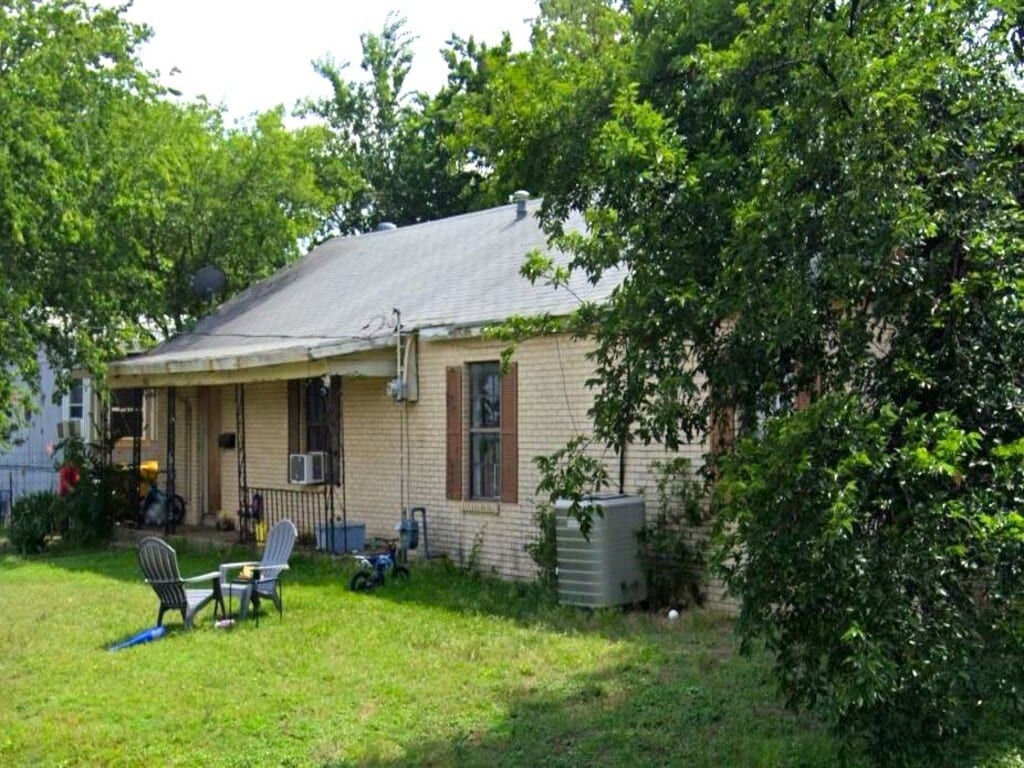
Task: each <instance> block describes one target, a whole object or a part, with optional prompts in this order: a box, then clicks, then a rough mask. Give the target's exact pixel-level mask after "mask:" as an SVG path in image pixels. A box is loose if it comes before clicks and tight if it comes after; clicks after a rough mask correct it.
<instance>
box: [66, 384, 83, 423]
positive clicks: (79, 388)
mask: <svg viewBox="0 0 1024 768" xmlns="http://www.w3.org/2000/svg"><path fill="white" fill-rule="evenodd" d="M84 415H85V387H84V386H83V384H82V380H81V379H77V380H75V381H74V382H72V384H71V390H70V391H69V392H68V418H69V419H81V418H82V417H83V416H84Z"/></svg>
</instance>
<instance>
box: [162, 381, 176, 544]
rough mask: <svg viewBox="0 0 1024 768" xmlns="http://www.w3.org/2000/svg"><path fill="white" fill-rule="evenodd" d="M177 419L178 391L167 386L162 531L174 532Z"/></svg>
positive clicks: (166, 532)
mask: <svg viewBox="0 0 1024 768" xmlns="http://www.w3.org/2000/svg"><path fill="white" fill-rule="evenodd" d="M177 421H178V392H177V388H176V387H168V388H167V484H166V488H165V489H164V490H165V491H166V493H167V500H166V506H165V508H164V533H165V534H172V533H174V515H173V514H172V511H171V510H172V507H173V504H172V499H173V498H174V493H175V489H174V480H175V467H174V437H175V431H176V430H175V426H176V424H177Z"/></svg>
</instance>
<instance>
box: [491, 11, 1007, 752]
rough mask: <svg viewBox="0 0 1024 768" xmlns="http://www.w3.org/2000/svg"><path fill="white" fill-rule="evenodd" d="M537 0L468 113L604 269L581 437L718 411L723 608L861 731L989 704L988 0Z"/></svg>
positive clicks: (570, 241) (674, 425)
mask: <svg viewBox="0 0 1024 768" xmlns="http://www.w3.org/2000/svg"><path fill="white" fill-rule="evenodd" d="M542 7H543V8H544V10H545V11H546V14H545V15H544V17H543V18H542V19H541V20H540V21H539V22H538V28H537V30H536V31H535V33H534V51H533V52H532V53H531V54H530V55H529V56H528V57H525V58H523V59H522V60H517V61H514V62H510V65H509V67H508V71H507V72H506V73H505V74H504V75H502V77H503V78H504V82H505V83H512V82H515V81H516V78H519V77H523V78H524V79H526V78H525V73H527V72H529V73H530V77H529V80H530V81H532V82H534V83H540V84H541V85H542V86H547V85H548V84H551V85H550V87H539V88H536V90H533V91H530V90H528V89H527V88H525V87H523V88H520V89H519V90H518V91H517V92H516V95H517V98H511V97H509V98H506V99H501V100H499V102H500V104H501V105H502V109H503V110H504V115H503V116H502V118H501V119H500V120H498V119H494V121H493V122H491V123H489V122H488V118H487V116H486V115H484V116H481V117H480V123H479V124H480V125H481V126H483V127H485V128H493V129H494V130H500V128H499V127H498V126H499V124H507V125H515V127H516V134H517V136H518V138H517V139H516V142H515V143H513V144H511V149H508V150H507V151H508V153H509V154H510V155H512V156H516V157H518V160H515V161H511V160H510V161H509V168H508V170H505V168H504V167H503V166H500V163H499V167H502V171H501V172H502V173H503V174H505V175H509V174H511V173H514V172H515V169H516V168H518V167H520V164H521V167H522V168H524V169H532V171H533V172H534V173H535V174H536V176H535V178H536V179H538V184H537V189H538V190H541V191H544V192H546V193H547V197H546V199H545V215H546V221H547V225H548V226H549V229H550V231H551V233H552V234H553V235H554V240H555V242H556V243H557V244H559V245H561V246H562V247H564V248H567V249H568V250H570V252H571V253H572V254H573V257H574V259H573V268H575V269H579V270H583V271H584V272H585V273H586V274H588V275H589V276H591V277H594V278H596V277H597V276H599V275H601V274H602V273H603V272H605V271H606V270H607V269H609V268H611V267H617V266H624V267H626V268H627V270H628V273H627V277H626V279H625V281H624V282H623V284H622V286H621V288H620V289H618V290H617V291H616V293H615V294H614V296H613V297H612V299H611V301H610V302H608V303H607V304H606V305H603V306H600V307H595V306H585V307H583V308H582V309H581V311H580V313H579V315H578V317H577V318H576V321H577V328H578V329H579V332H580V333H587V334H593V337H594V339H595V343H596V349H595V353H594V361H595V364H596V367H597V376H596V383H597V384H598V389H597V392H596V403H595V407H594V411H593V417H594V421H595V429H596V431H597V434H598V435H599V436H600V437H601V438H602V439H604V440H605V441H607V442H608V443H610V444H611V445H613V446H616V447H618V448H622V447H623V446H624V445H625V444H626V443H627V442H629V441H630V440H635V439H638V440H642V441H658V442H661V443H663V444H665V445H666V446H668V447H670V448H671V447H675V446H677V445H678V444H680V442H682V441H684V440H694V439H699V438H703V437H707V436H709V434H710V436H711V437H712V438H713V439H712V442H713V443H715V444H716V445H717V446H719V447H722V446H726V445H728V444H729V442H730V441H732V440H734V439H736V440H738V442H737V443H735V454H734V457H733V458H731V459H730V458H724V459H722V460H719V461H718V462H717V467H716V468H715V470H716V473H717V477H718V478H719V484H718V489H719V491H720V493H719V494H718V496H717V506H716V514H717V516H718V520H719V522H720V524H721V526H722V528H721V530H722V537H723V538H722V543H723V545H724V549H722V550H721V551H720V553H719V560H720V562H721V564H722V566H723V568H724V569H725V574H726V577H727V579H728V582H729V584H730V586H731V587H732V588H733V589H734V590H736V591H737V592H738V594H739V595H740V596H741V597H742V598H743V608H742V614H741V620H740V630H741V632H742V633H743V635H744V637H745V638H746V639H747V640H748V641H750V640H753V639H755V638H763V639H764V640H766V641H767V642H768V644H769V647H770V648H772V649H773V650H774V651H775V653H776V656H777V661H778V663H777V667H776V672H777V676H778V679H779V680H780V682H781V683H782V685H783V687H784V689H785V691H786V693H787V694H788V698H789V700H790V701H791V702H792V703H794V704H796V705H802V706H807V707H811V708H815V709H817V710H818V711H820V712H822V713H823V714H824V715H825V716H826V718H827V719H828V721H829V722H830V723H831V724H832V725H833V726H835V727H836V728H837V729H838V730H840V731H842V732H844V733H846V734H848V735H855V736H865V737H867V739H868V742H869V744H870V745H871V746H872V748H873V750H874V754H875V755H876V756H877V757H878V759H879V760H886V759H888V760H893V761H898V760H900V759H902V758H903V757H905V756H906V755H907V754H908V753H911V752H915V751H919V750H922V749H926V748H928V746H929V745H930V746H935V745H937V744H939V743H941V742H940V740H939V738H940V737H941V736H944V735H948V734H950V733H956V732H960V731H963V730H966V729H967V728H969V726H970V725H971V724H972V723H974V722H977V720H978V715H979V713H980V712H981V711H984V710H985V709H986V708H988V707H992V706H998V705H1001V704H1005V703H1007V702H1015V703H1017V704H1019V703H1020V699H1019V695H1020V694H1019V692H1020V691H1021V690H1022V688H1021V684H1022V682H1024V681H1022V680H1021V677H1022V674H1021V670H1020V665H1019V663H1018V662H1017V661H1016V660H1017V659H1019V657H1020V655H1021V653H1022V651H1024V647H1022V645H1024V643H1022V639H1021V638H1022V637H1024V635H1022V632H1021V628H1022V627H1024V611H1022V606H1024V603H1022V594H1024V590H1022V587H1024V584H1022V577H1024V573H1022V570H1021V567H1020V562H1021V555H1022V554H1024V551H1022V550H1024V524H1022V518H1021V516H1020V512H1019V503H1020V502H1019V500H1020V498H1022V496H1021V493H1022V490H1024V488H1022V486H1021V479H1022V471H1024V464H1022V460H1021V457H1022V455H1024V452H1022V448H1021V445H1022V443H1021V439H1022V435H1024V393H1022V389H1021V384H1022V379H1021V371H1022V370H1024V367H1022V366H1024V301H1022V300H1024V294H1022V291H1024V259H1022V258H1021V257H1022V252H1024V214H1022V204H1024V182H1022V179H1024V120H1022V118H1021V115H1024V88H1022V86H1021V82H1022V80H1021V76H1022V60H1021V53H1020V50H1021V48H1020V40H1021V35H1022V30H1024V15H1022V13H1021V8H1020V6H1019V3H1001V2H986V1H985V0H970V1H969V2H958V3H948V4H934V3H924V2H910V3H907V2H901V3H895V2H872V3H866V2H856V0H854V1H852V2H843V3H838V2H815V1H813V0H783V1H782V2H772V3H760V2H753V3H741V4H733V3H724V2H715V1H714V0H707V1H706V2H697V3H680V2H676V1H674V0H649V1H648V2H643V3H640V2H636V3H631V4H629V5H628V8H627V10H622V11H616V10H614V9H613V8H611V7H606V6H605V5H604V4H603V3H600V2H592V3H565V4H562V3H545V4H543V6H542ZM552 11H554V12H555V13H552ZM559 11H562V12H561V13H559ZM598 19H606V20H607V21H606V22H605V24H606V25H607V26H606V27H604V26H603V27H601V28H602V29H604V28H608V29H613V30H615V31H614V32H613V33H611V34H609V35H606V36H604V37H600V36H596V37H595V36H594V35H593V34H589V35H588V34H587V33H588V31H592V30H593V29H594V24H595V23H596V21H597V20H598ZM587 41H589V42H591V43H592V45H591V46H590V47H589V48H588V47H586V46H585V45H583V43H584V42H587ZM616 45H618V46H619V49H618V50H615V49H614V48H615V46H616ZM589 56H592V57H593V61H595V62H602V63H603V66H594V67H593V68H592V69H590V68H588V67H587V66H586V62H587V60H588V58H587V57H589ZM560 74H564V75H565V76H566V77H568V78H570V80H569V82H568V83H565V84H563V86H562V90H564V91H565V92H569V93H572V94H573V97H572V98H569V97H563V96H560V91H559V89H558V88H557V87H555V84H556V83H559V82H560ZM545 77H546V78H547V79H545ZM571 78H579V80H578V81H577V80H573V79H571ZM574 86H576V87H575V88H574ZM506 135H510V134H506ZM496 145H497V143H495V144H494V146H496ZM519 147H522V148H524V149H523V150H519V149H518V148H519ZM525 148H528V149H525ZM517 152H518V153H519V154H518V155H516V153H517ZM545 169H549V171H547V170H545ZM525 175H529V171H527V172H526V174H525ZM572 207H577V208H580V209H583V210H584V211H585V212H586V216H587V221H588V223H589V232H588V234H587V235H585V236H577V235H574V236H564V235H562V234H561V233H560V231H559V228H558V221H559V220H560V219H561V217H562V216H563V215H564V214H565V212H566V211H567V210H568V209H569V208H572ZM528 271H529V272H530V273H531V275H532V276H533V277H534V278H540V277H541V276H543V275H544V274H547V275H548V277H550V278H552V279H555V280H558V279H562V278H563V277H564V275H562V274H560V273H557V272H552V271H551V269H550V264H547V265H545V264H544V263H543V262H540V261H538V260H537V259H534V260H533V261H532V262H531V265H530V269H529V270H528ZM807 401H813V402H812V404H811V405H810V407H809V408H807V409H805V410H799V409H797V407H796V406H797V405H798V404H803V403H805V402H807ZM712 427H714V430H712ZM733 431H735V433H736V436H735V438H734V437H733V435H732V434H731V433H732V432H733ZM726 433H729V434H726ZM722 438H728V439H727V440H723V439H722Z"/></svg>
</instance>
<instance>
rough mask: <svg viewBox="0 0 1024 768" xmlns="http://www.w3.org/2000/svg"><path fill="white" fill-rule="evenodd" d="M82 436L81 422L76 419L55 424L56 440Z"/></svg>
mask: <svg viewBox="0 0 1024 768" xmlns="http://www.w3.org/2000/svg"><path fill="white" fill-rule="evenodd" d="M81 436H82V422H80V421H79V420H78V419H65V420H64V421H58V422H57V439H58V440H65V439H67V438H69V437H81Z"/></svg>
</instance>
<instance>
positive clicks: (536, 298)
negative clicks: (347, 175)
mask: <svg viewBox="0 0 1024 768" xmlns="http://www.w3.org/2000/svg"><path fill="white" fill-rule="evenodd" d="M538 210H539V201H537V200H529V199H528V196H527V195H525V194H520V195H519V196H518V199H517V200H516V201H515V203H513V204H510V205H507V206H500V207H496V208H492V209H489V210H483V211H478V212H475V213H469V214H465V215H461V216H454V217H451V218H447V219H443V220H439V221H432V222H427V223H423V224H417V225H412V226H407V227H399V228H395V227H387V228H382V229H380V230H378V231H376V232H371V233H367V234H363V235H358V236H351V237H340V238H335V239H332V240H330V241H328V242H325V243H324V244H322V245H320V246H318V247H316V248H314V249H313V250H312V251H311V252H310V253H309V254H308V255H307V256H305V257H304V258H303V259H301V260H300V261H298V262H296V263H294V264H292V265H290V266H288V267H286V268H284V269H282V270H281V271H280V272H278V273H277V274H275V275H273V276H272V277H270V278H268V279H266V280H263V281H261V282H259V283H257V284H255V285H253V286H251V287H250V288H248V289H247V290H245V291H243V292H241V293H239V294H238V295H236V296H235V297H234V298H232V299H231V300H229V301H227V302H225V303H224V304H223V305H222V306H220V307H219V308H217V309H216V311H214V312H213V313H212V314H210V315H208V316H207V317H205V318H203V319H202V320H201V321H200V322H198V323H197V324H196V326H195V328H194V329H193V330H191V331H189V332H187V333H182V334H180V335H178V336H175V337H174V338H172V339H169V340H168V341H166V342H164V343H163V344H161V345H159V346H157V347H156V348H154V349H153V350H151V351H149V352H147V353H145V354H142V355H137V356H133V357H130V358H126V359H123V360H120V361H117V362H115V363H113V364H111V365H110V366H109V372H108V384H109V386H110V387H111V388H112V389H114V390H123V391H127V392H135V393H139V392H145V393H150V395H155V403H156V409H157V411H158V412H161V411H160V409H163V410H162V414H163V415H160V416H158V417H156V418H155V419H153V418H150V419H146V420H144V419H142V418H141V415H140V417H139V418H137V419H136V424H138V425H141V424H142V423H143V421H145V422H146V423H147V424H155V429H154V430H153V432H152V434H147V435H142V436H141V437H142V439H141V440H140V441H137V448H136V450H137V453H138V456H137V458H142V459H146V458H152V459H158V460H161V461H162V462H163V463H164V466H162V469H169V470H171V472H169V475H171V476H173V483H174V490H175V491H176V492H177V493H179V494H181V495H182V496H184V497H185V499H186V501H187V502H188V517H187V520H186V522H188V523H192V524H195V523H198V522H200V520H201V519H202V518H203V517H205V516H206V515H212V514H217V513H221V514H225V515H228V516H234V515H236V514H237V513H238V512H242V513H243V514H249V513H252V512H253V511H254V509H253V507H254V502H255V507H256V509H255V511H257V512H259V513H260V514H261V515H263V516H264V517H265V519H266V522H267V523H272V522H273V521H274V520H275V519H277V518H279V517H282V516H288V517H291V518H292V519H294V520H295V521H296V523H297V524H298V525H299V528H300V531H301V532H302V533H304V534H305V535H307V536H313V535H315V533H316V531H314V530H313V529H314V528H315V527H316V526H319V525H321V524H322V520H323V518H324V517H327V518H332V517H333V518H336V519H339V520H343V521H344V522H345V523H346V524H348V525H350V526H351V525H353V524H355V523H359V524H362V525H364V526H365V530H366V534H367V535H368V536H394V535H395V533H394V531H395V526H396V523H398V521H399V519H400V516H401V513H402V510H403V509H409V508H413V507H422V508H424V509H426V510H427V520H428V526H429V529H428V530H429V533H428V535H429V542H428V543H429V547H430V550H431V554H433V553H443V554H446V555H447V556H449V557H451V558H452V559H453V560H455V561H456V562H459V563H466V562H468V561H470V560H472V561H473V562H474V563H476V564H477V565H478V566H479V567H480V568H482V569H483V570H485V571H487V572H495V573H498V574H500V575H502V576H505V577H512V578H530V577H532V575H533V574H534V573H535V566H534V563H533V562H532V560H531V559H530V557H529V555H528V554H527V552H526V551H525V549H524V545H525V544H526V543H528V542H529V541H531V540H533V539H535V537H536V535H537V526H536V522H535V520H534V512H535V509H536V505H537V503H538V501H539V500H540V499H539V498H538V496H537V494H536V487H537V483H538V480H539V477H538V473H537V469H536V467H535V465H534V463H533V461H532V459H533V457H535V456H537V455H541V454H547V453H550V452H552V451H554V450H556V449H558V448H560V447H562V446H564V444H565V443H566V441H567V440H568V439H570V438H572V437H574V436H576V435H578V434H581V433H586V432H587V431H588V430H589V429H590V421H589V419H588V417H587V410H588V408H589V407H590V405H591V402H592V394H591V392H590V391H589V390H588V389H587V387H586V386H585V382H586V380H587V378H588V377H589V376H591V374H592V367H591V366H590V365H589V363H588V361H587V359H586V353H587V350H588V345H587V344H585V343H581V342H577V341H573V340H571V339H570V338H569V337H568V336H557V335H556V336H543V337H537V338H532V339H528V340H526V341H523V342H521V343H519V344H518V345H517V347H516V349H515V353H514V355H513V357H512V359H511V365H510V366H509V367H508V368H507V369H506V370H504V371H503V370H502V367H501V364H500V358H501V352H502V350H503V348H504V346H505V345H504V344H503V343H501V342H499V341H494V340H487V339H485V338H483V337H482V333H481V332H482V330H483V329H484V328H485V327H486V326H488V325H490V324H494V323H498V322H500V321H503V320H505V319H506V318H509V317H511V316H514V315H523V316H529V315H538V314H543V313H549V314H551V315H555V316H557V315H564V314H567V313H569V312H571V311H572V310H573V308H574V307H575V306H577V304H578V302H579V301H580V300H594V301H600V300H602V299H603V298H605V297H607V296H608V295H609V293H610V292H611V291H612V290H613V288H614V287H615V286H616V285H617V284H618V282H619V281H620V280H621V275H618V274H616V273H614V272H611V273H609V274H607V275H606V276H605V277H604V279H602V280H601V281H600V282H598V283H597V284H594V285H592V284H590V283H589V282H588V281H587V280H586V279H585V278H583V277H582V276H576V277H574V278H573V280H572V281H571V283H570V284H569V285H567V286H564V287H560V288H553V287H551V286H546V285H539V284H538V285H531V284H530V282H529V281H528V280H526V279H525V278H524V277H522V276H521V275H520V267H521V266H522V263H523V260H524V257H525V256H526V254H527V253H529V252H530V251H532V250H534V249H541V250H543V251H548V250H549V246H548V245H547V242H546V238H545V236H544V233H543V231H542V230H541V228H540V226H539V223H538V220H537V217H536V214H537V212H538ZM565 226H566V228H567V229H568V230H574V229H575V230H579V229H580V228H582V227H583V226H584V224H583V220H582V217H573V218H572V219H570V220H569V221H567V222H566V223H565ZM554 256H555V258H556V259H560V260H561V261H562V262H563V263H564V262H565V261H566V259H567V257H566V256H565V255H564V254H557V253H556V254H554ZM121 400H122V401H124V402H126V403H127V402H134V403H135V404H136V406H135V407H138V408H141V403H142V402H144V401H145V398H142V397H139V396H138V395H137V394H136V396H135V399H134V401H133V400H132V398H130V397H122V398H121ZM165 417H166V418H165ZM703 451H704V446H702V445H693V446H689V447H687V449H686V451H684V453H687V454H689V455H691V458H692V459H693V460H694V464H695V465H696V464H697V463H699V461H700V458H701V455H702V453H703ZM663 456H664V452H663V450H662V449H661V448H659V447H657V446H651V447H643V446H638V447H636V448H635V449H632V448H631V450H630V453H629V455H628V456H627V460H626V465H625V483H624V490H625V491H626V492H627V493H632V492H636V491H638V490H640V489H642V488H645V487H646V488H651V487H652V485H653V481H652V479H651V476H650V462H651V461H652V460H654V459H656V458H659V457H663ZM608 460H609V468H610V475H611V476H612V477H618V476H619V467H618V464H617V460H616V458H615V457H614V456H612V455H611V453H610V452H609V453H608ZM168 465H169V466H168ZM169 479H170V478H169ZM257 497H258V498H257ZM207 522H208V520H207ZM422 544H423V542H422V540H421V550H420V551H421V553H422Z"/></svg>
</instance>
